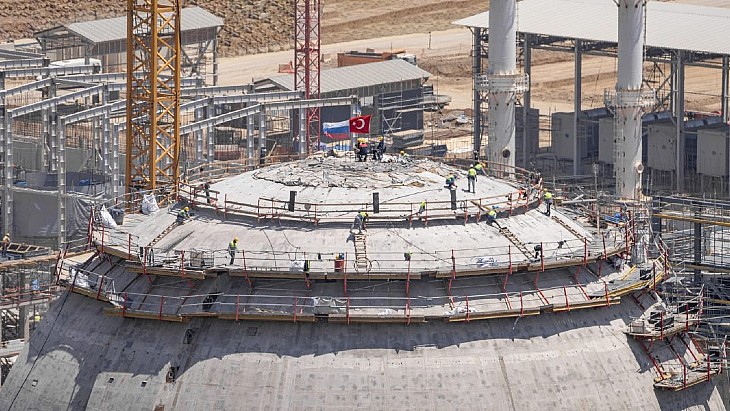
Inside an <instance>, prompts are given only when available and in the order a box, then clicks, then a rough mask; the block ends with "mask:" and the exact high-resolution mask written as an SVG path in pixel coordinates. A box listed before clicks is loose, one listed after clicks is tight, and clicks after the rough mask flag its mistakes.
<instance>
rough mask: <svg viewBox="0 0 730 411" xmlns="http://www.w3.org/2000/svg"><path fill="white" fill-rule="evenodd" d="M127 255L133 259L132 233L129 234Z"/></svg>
mask: <svg viewBox="0 0 730 411" xmlns="http://www.w3.org/2000/svg"><path fill="white" fill-rule="evenodd" d="M127 256H129V259H130V260H131V259H132V234H131V233H130V234H127Z"/></svg>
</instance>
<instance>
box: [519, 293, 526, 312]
mask: <svg viewBox="0 0 730 411" xmlns="http://www.w3.org/2000/svg"><path fill="white" fill-rule="evenodd" d="M524 316H525V305H524V303H523V301H522V291H520V317H524Z"/></svg>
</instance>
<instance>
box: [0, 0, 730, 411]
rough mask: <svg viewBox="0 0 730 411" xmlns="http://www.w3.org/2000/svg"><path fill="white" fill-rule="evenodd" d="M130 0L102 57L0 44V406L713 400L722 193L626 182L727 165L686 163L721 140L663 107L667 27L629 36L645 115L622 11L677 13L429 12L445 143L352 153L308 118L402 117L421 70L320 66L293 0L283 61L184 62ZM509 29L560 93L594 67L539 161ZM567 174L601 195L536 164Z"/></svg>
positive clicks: (406, 125) (175, 41)
mask: <svg viewBox="0 0 730 411" xmlns="http://www.w3.org/2000/svg"><path fill="white" fill-rule="evenodd" d="M150 1H152V2H154V3H155V5H156V6H159V7H155V8H152V9H150V8H149V7H147V4H142V3H143V2H135V1H134V0H132V1H130V3H129V13H128V16H127V20H126V24H127V27H128V33H129V35H128V37H127V38H126V40H127V43H126V44H128V45H131V48H130V49H128V50H127V60H126V67H127V69H126V70H125V72H120V73H114V72H105V71H103V72H99V71H98V66H97V65H95V64H94V63H93V62H92V61H91V60H90V59H91V58H92V57H91V55H90V54H88V55H84V57H88V58H85V60H87V61H84V64H80V65H56V66H51V65H49V64H48V56H47V55H41V54H32V53H28V52H20V51H7V52H6V51H2V52H0V74H1V76H0V79H2V80H3V82H2V83H1V85H2V87H1V88H0V103H1V104H2V107H0V108H1V110H0V115H1V116H2V117H0V126H2V127H0V148H2V151H1V153H2V158H1V160H2V161H1V163H0V168H1V170H2V173H1V175H2V180H1V181H0V182H1V183H2V185H1V187H2V201H1V202H0V204H1V205H2V208H0V212H1V214H2V219H1V221H0V222H1V223H2V230H3V231H5V232H9V233H11V234H12V236H11V237H12V240H10V241H9V242H5V243H4V244H5V246H6V247H7V248H8V249H7V250H6V251H7V252H8V253H9V254H10V255H9V256H8V257H5V256H3V257H2V258H0V275H2V301H3V305H0V320H1V321H0V330H1V331H2V337H3V340H2V348H3V349H5V350H4V351H2V350H0V358H2V360H1V361H0V365H2V367H1V368H2V369H3V374H2V381H1V382H2V388H0V408H2V409H8V410H21V409H23V410H24V409H54V408H57V407H59V404H62V407H63V408H72V409H89V410H106V409H114V410H127V409H129V410H132V409H154V410H156V411H164V410H170V409H173V410H176V409H207V408H219V409H237V408H241V406H242V404H245V405H244V406H245V407H246V408H251V409H267V408H277V409H279V408H283V409H303V408H308V407H313V406H314V407H317V408H323V409H333V408H363V409H384V408H393V407H403V408H417V409H442V408H446V407H451V408H458V409H474V408H488V409H499V410H501V409H505V410H522V409H528V410H529V409H534V410H538V409H539V410H542V409H585V408H594V409H662V410H722V409H727V408H728V407H730V396H729V395H728V393H729V392H730V380H728V372H727V367H728V358H727V318H728V315H730V313H728V312H727V309H726V307H727V306H728V300H730V297H728V295H730V289H728V287H727V274H726V273H727V269H728V267H726V265H727V264H726V262H725V259H724V257H723V256H724V252H723V250H724V249H725V246H724V244H725V243H726V240H725V238H724V228H723V227H725V226H728V225H730V222H728V221H726V220H727V217H726V216H727V214H728V210H729V209H730V205H728V204H725V202H721V201H710V200H702V199H699V198H685V197H680V196H664V197H658V196H655V197H647V195H646V194H647V192H648V191H650V190H647V188H652V187H654V186H652V182H649V183H647V182H646V181H645V180H646V179H647V176H650V178H651V179H656V180H657V181H659V180H661V181H670V183H669V184H678V185H679V184H681V185H685V182H686V181H688V180H687V178H688V177H687V176H688V174H687V173H684V168H691V167H694V170H695V171H694V172H696V173H701V174H703V175H707V176H712V178H708V179H707V182H706V183H700V184H708V185H709V186H708V189H710V188H709V187H720V186H721V185H722V181H723V180H722V178H723V177H722V175H720V176H716V174H721V173H723V172H728V168H727V167H724V166H718V165H717V164H714V163H711V162H709V161H708V162H707V164H702V165H700V164H699V163H698V161H699V160H700V159H701V158H703V157H712V158H715V157H718V158H719V157H723V156H724V154H723V153H727V151H728V148H727V145H725V146H723V147H725V148H724V150H725V151H721V150H720V148H718V147H717V146H720V145H722V141H724V142H725V144H727V141H728V140H727V139H728V134H727V129H726V128H725V124H723V123H724V122H723V121H720V122H719V123H718V122H717V120H715V119H714V118H712V119H710V118H707V119H705V118H693V119H687V121H686V122H685V121H683V120H684V118H683V117H684V110H683V109H682V108H681V106H682V103H681V91H679V90H682V88H681V81H682V80H681V73H682V67H683V64H685V63H688V60H686V58H689V57H693V56H694V55H689V54H688V53H689V52H688V51H687V50H685V48H683V47H685V46H684V45H682V46H681V47H680V45H679V40H681V39H682V38H683V37H682V38H679V37H681V36H677V37H672V38H671V39H669V40H668V41H670V43H656V44H655V45H654V46H648V47H647V49H651V50H654V49H652V48H651V47H664V48H662V50H670V51H668V52H667V53H670V54H671V53H675V52H676V53H675V54H672V55H674V56H676V61H674V63H675V64H674V66H675V69H676V72H675V73H676V75H674V76H673V77H672V78H675V82H678V83H680V84H678V85H677V87H676V88H673V89H672V90H676V91H677V93H674V94H677V95H679V97H674V98H675V100H673V101H674V102H673V103H672V106H671V110H669V112H673V113H674V114H663V113H666V112H667V110H663V111H658V110H654V111H652V109H651V108H652V107H653V105H656V104H655V103H656V101H657V96H658V95H659V94H658V93H657V92H656V91H654V90H647V89H646V87H645V85H644V84H643V81H642V80H643V78H642V69H641V67H642V64H643V62H644V58H645V56H644V53H643V51H642V50H643V48H644V35H643V34H644V25H642V24H637V23H640V22H643V21H644V18H645V16H647V17H646V18H647V22H651V21H656V20H651V19H657V18H658V17H656V16H655V17H651V18H649V17H648V16H651V15H652V13H656V14H658V15H660V16H664V17H666V18H669V17H672V16H673V17H674V18H677V16H676V14H678V13H679V12H678V11H677V10H680V9H672V8H671V7H669V6H674V5H662V6H646V7H645V2H643V1H642V0H619V1H617V2H605V3H606V4H603V3H600V4H599V3H598V2H597V0H570V1H568V0H554V1H553V0H551V1H547V0H525V1H521V2H517V1H515V0H492V1H491V3H490V12H489V13H488V14H480V15H477V16H474V17H472V18H468V19H465V20H463V21H461V22H459V23H458V24H461V25H465V26H468V27H471V29H472V31H473V33H474V45H473V46H474V47H473V57H474V58H473V63H474V64H473V69H474V72H473V75H474V100H475V101H474V108H475V113H478V115H476V116H475V124H474V144H473V146H472V147H470V149H473V153H466V154H472V155H473V157H472V155H469V156H468V158H463V156H462V158H458V156H448V157H445V158H438V159H434V158H433V157H430V156H422V155H405V154H399V153H397V152H395V153H393V152H388V153H386V155H385V156H384V157H383V158H382V159H380V160H370V159H367V161H356V156H355V153H354V152H352V151H349V150H344V151H339V150H330V149H329V147H327V143H328V141H327V139H326V138H325V137H322V136H320V131H321V124H322V123H323V122H329V121H333V122H339V121H343V120H348V119H351V118H352V117H354V116H357V115H360V114H363V115H368V114H370V115H372V116H373V121H372V128H371V133H370V135H371V136H372V137H376V136H378V135H380V134H385V135H387V136H388V138H389V142H390V143H391V144H392V143H393V141H394V140H393V139H397V138H398V137H402V136H403V135H404V133H413V132H415V133H419V132H420V133H421V135H422V134H423V129H424V125H423V122H424V120H423V111H424V83H425V81H426V80H427V79H428V77H429V76H430V74H429V73H428V72H426V71H424V70H422V69H420V68H418V67H416V66H415V65H413V64H410V63H408V62H406V61H403V60H397V59H396V60H389V61H384V62H378V63H370V64H362V65H356V66H350V67H342V68H336V69H330V70H321V71H320V69H319V64H320V62H321V56H320V38H319V34H320V33H319V24H320V21H319V19H320V13H321V11H322V8H321V4H320V2H319V1H318V0H314V1H310V0H297V1H295V4H294V6H295V8H294V20H295V36H294V37H295V43H296V44H295V50H294V56H295V58H294V66H295V67H294V71H295V73H294V74H293V75H284V76H275V77H271V78H267V79H264V80H261V81H258V82H255V83H253V84H240V85H230V86H228V85H227V86H220V85H210V84H209V83H207V80H204V79H203V77H202V76H200V75H198V74H199V73H193V72H192V71H190V70H188V68H187V66H186V63H185V61H186V57H185V56H184V54H185V53H184V48H185V47H184V43H185V41H184V40H183V37H184V36H183V32H184V30H185V27H186V26H184V24H183V23H184V19H185V14H184V12H183V11H182V9H181V5H180V3H179V2H178V1H177V0H150ZM648 4H649V5H651V4H653V2H649V3H648ZM602 7H603V8H602ZM680 7H684V6H680ZM548 9H549V10H550V13H551V14H554V13H556V12H561V13H563V14H564V15H565V16H566V18H567V20H566V23H564V24H557V23H556V22H555V21H550V20H549V19H545V18H544V16H545V15H547V10H548ZM589 9H590V10H592V14H590V19H589V18H588V16H589V11H588V10H589ZM198 10H199V9H198ZM596 10H599V11H601V12H600V13H596ZM667 10H670V11H667ZM671 10H674V11H671ZM681 10H684V11H686V10H685V9H681ZM188 13H189V12H188ZM645 13H646V14H645ZM661 13H665V14H664V15H663V14H661ZM700 15H701V17H707V18H708V19H711V20H712V19H724V18H725V14H723V13H720V12H718V13H717V14H712V15H711V13H709V12H705V13H700ZM692 16H693V17H692V19H694V18H698V19H699V21H704V20H703V19H702V18H700V17H694V16H696V14H692ZM712 16H719V17H712ZM727 16H730V14H727ZM581 19H583V20H581ZM181 20H182V21H183V23H181ZM203 20H205V19H203ZM206 21H207V23H205V24H203V25H201V26H200V27H201V30H203V31H205V32H206V33H207V34H205V36H208V35H213V33H214V32H217V30H219V29H220V26H217V25H216V24H217V22H220V21H219V20H216V18H212V19H210V20H206ZM712 21H715V23H717V21H716V20H712ZM152 22H154V24H153V23H152ZM158 22H159V23H160V24H157V23H158ZM220 23H221V24H222V22H220ZM72 26H73V24H71V25H68V27H72ZM617 26H618V30H616V27H617ZM711 26H712V25H710V27H711ZM187 27H192V26H187ZM203 27H205V28H204V29H202V28H203ZM646 27H647V29H646V30H647V31H646V33H647V44H652V43H651V41H655V40H654V39H655V38H656V37H652V36H655V35H656V34H651V33H652V32H651V30H653V28H655V27H657V23H652V25H647V26H646ZM518 28H519V29H518ZM58 30H59V31H57V32H56V34H58V35H61V32H63V29H60V28H59V29H58ZM551 30H552V31H551ZM171 33H177V34H175V35H171ZM550 33H552V34H550ZM601 33H602V34H601ZM606 33H608V34H606ZM48 34H49V35H50V36H51V37H52V34H51V33H48ZM77 34H78V33H77ZM685 35H686V33H685ZM205 36H203V37H205ZM601 36H603V37H601ZM604 37H610V38H608V39H606V38H604ZM206 38H207V37H206ZM198 39H200V38H198ZM490 39H491V40H492V41H491V43H488V41H489V40H490ZM210 41H211V43H210V47H212V49H211V48H208V49H207V50H215V40H214V39H213V40H210ZM611 41H612V43H611ZM671 41H674V43H671ZM570 42H573V43H570ZM153 44H154V45H156V48H155V47H152V46H150V45H153ZM199 44H202V43H199ZM516 44H517V45H518V46H519V47H521V51H518V48H516V47H515V45H516ZM571 44H572V45H571ZM671 44H674V46H675V47H678V48H676V49H673V48H671V47H669V45H671ZM693 44H694V43H693ZM539 47H549V48H561V47H563V48H566V49H570V48H571V47H573V48H574V50H573V52H574V53H575V56H576V59H577V61H578V64H577V66H576V67H577V69H576V78H577V79H578V80H577V81H576V90H577V92H578V94H580V89H581V87H580V78H581V76H580V56H581V54H582V53H589V52H601V53H603V52H605V53H613V54H615V55H618V56H619V59H618V72H619V73H618V76H617V82H616V87H615V90H610V91H608V92H607V93H606V101H605V102H606V107H605V108H599V109H593V110H583V108H582V107H580V105H579V104H576V106H577V107H576V110H575V112H574V113H556V114H555V115H554V118H555V120H554V121H553V124H554V126H556V127H555V128H553V129H552V131H553V132H554V134H553V139H552V152H551V153H550V154H552V158H553V160H554V162H553V163H552V164H554V165H555V166H554V168H552V169H550V170H549V172H547V171H546V168H545V165H546V164H550V161H543V162H541V159H543V158H545V156H544V154H545V153H542V152H541V147H540V146H539V135H538V131H539V130H538V128H539V124H540V123H539V115H538V113H537V110H535V109H534V108H532V107H530V101H529V99H530V97H529V93H530V76H529V75H530V53H531V52H530V50H531V49H533V48H539ZM711 47H721V46H720V45H719V44H716V43H715V44H714V45H711ZM589 49H591V50H592V51H591V50H589ZM48 50H50V49H48ZM678 50H679V51H678ZM698 53H699V52H698ZM703 53H708V55H711V56H712V58H713V59H714V58H715V57H717V55H715V54H712V53H714V52H711V51H705V52H703ZM487 56H488V63H489V64H488V66H487V64H486V63H487V59H486V58H487ZM663 56H665V55H663ZM699 56H700V54H698V55H697V56H694V57H697V58H699ZM665 57H666V56H665ZM694 57H693V58H694ZM646 58H647V59H651V58H655V56H654V55H652V54H651V53H649V54H647V56H646ZM708 58H709V57H708ZM519 59H522V60H521V62H522V63H521V64H520V60H519ZM721 60H722V62H723V64H724V68H723V72H724V73H725V75H724V78H725V86H727V73H726V72H727V70H726V68H727V58H726V57H724V55H722V56H721ZM197 61H201V60H200V58H198V60H197ZM711 61H712V62H716V61H715V60H711ZM104 64H107V63H104ZM521 67H522V68H524V70H522V69H520V68H521ZM725 88H727V87H725ZM659 97H660V98H661V96H660V95H659ZM726 97H727V96H726V91H723V95H722V98H723V101H724V104H725V107H724V108H723V112H722V113H721V116H720V117H723V116H724V117H726V116H727V101H726V100H727V99H726ZM578 101H580V100H579V99H578ZM649 103H651V105H652V106H650V105H649ZM484 105H488V109H487V110H484V108H485V107H484ZM677 106H679V107H677ZM519 107H523V108H522V109H519ZM677 113H678V115H677ZM676 118H679V119H680V121H679V123H680V124H681V125H679V126H678V128H675V130H674V132H675V133H677V130H680V131H681V133H679V134H674V135H677V136H679V137H680V138H679V139H678V140H672V139H671V138H666V136H667V135H668V134H671V132H672V131H671V130H669V128H671V126H672V125H674V124H676V121H674V122H673V119H676ZM485 125H486V126H485ZM558 125H559V127H557V126H558ZM485 132H486V135H485V134H484V133H485ZM692 133H694V134H692ZM353 138H354V135H353V134H352V133H350V136H349V139H348V141H349V142H352V141H353ZM421 138H422V137H421ZM483 140H486V141H483ZM691 141H694V143H692V142H691ZM672 142H679V143H680V144H679V145H677V144H675V145H672ZM485 143H486V144H485ZM716 145H717V146H716ZM606 147H610V151H611V155H610V156H608V157H607V154H606V150H607V148H606ZM323 148H327V149H326V150H325V149H323ZM672 150H674V151H672ZM692 150H694V151H692ZM684 152H686V154H687V155H686V156H685V153H684ZM690 152H691V153H693V154H694V160H693V161H694V162H690V161H689V159H690V156H689V154H690ZM417 154H418V153H417ZM671 154H674V156H675V157H669V155H671ZM667 158H669V159H670V160H672V159H677V162H675V163H674V164H675V165H676V164H678V163H680V162H681V164H682V167H684V168H683V169H682V171H680V170H679V169H678V167H675V168H674V169H673V170H672V168H671V167H672V161H667ZM680 160H681V161H680ZM725 161H727V159H726V157H725ZM475 162H479V163H480V164H481V166H482V168H481V170H482V171H481V172H480V173H479V174H477V173H476V168H474V169H472V167H474V166H475ZM589 164H599V165H602V166H603V167H604V171H602V172H603V173H605V174H604V176H603V177H604V179H606V180H609V181H610V184H604V185H602V186H601V187H602V192H599V189H598V184H597V182H596V187H595V190H594V191H593V192H592V193H591V192H590V191H589V190H585V189H583V187H567V186H563V185H561V184H559V183H556V182H555V181H556V178H557V176H558V175H559V174H560V172H561V170H566V167H567V170H568V174H574V175H578V174H580V173H585V171H583V167H585V166H587V165H589ZM723 164H725V163H723ZM521 165H524V166H521ZM609 167H610V169H609ZM645 167H646V169H645ZM539 168H543V169H542V170H540V169H539ZM570 169H572V172H571V171H570ZM599 169H600V167H599ZM646 170H648V171H649V172H647V171H646ZM541 172H542V173H541ZM609 173H610V176H611V177H609ZM672 173H674V174H672ZM475 174H476V175H475ZM652 181H653V180H652ZM657 184H658V183H657ZM606 187H609V189H606ZM34 213H35V214H42V216H41V217H38V218H36V215H35V214H34ZM30 242H32V243H37V244H40V245H39V246H31V245H28V244H23V243H30ZM0 245H2V244H0ZM43 245H47V246H48V247H43ZM34 247H35V248H34ZM31 330H32V331H31ZM10 365H12V369H11V370H10V371H9V373H8V372H7V370H8V369H9V368H10Z"/></svg>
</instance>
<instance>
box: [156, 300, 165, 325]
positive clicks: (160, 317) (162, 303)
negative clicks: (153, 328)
mask: <svg viewBox="0 0 730 411" xmlns="http://www.w3.org/2000/svg"><path fill="white" fill-rule="evenodd" d="M164 304H165V296H164V295H161V296H160V314H159V315H158V316H157V319H158V320H160V321H162V307H163V306H164Z"/></svg>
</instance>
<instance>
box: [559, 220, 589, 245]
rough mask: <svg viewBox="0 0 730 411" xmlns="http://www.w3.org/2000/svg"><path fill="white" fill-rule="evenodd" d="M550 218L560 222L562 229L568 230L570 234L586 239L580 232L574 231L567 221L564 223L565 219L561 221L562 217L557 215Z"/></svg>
mask: <svg viewBox="0 0 730 411" xmlns="http://www.w3.org/2000/svg"><path fill="white" fill-rule="evenodd" d="M552 218H553V220H554V221H555V222H556V223H558V224H560V225H561V226H562V227H563V228H564V229H566V230H568V232H570V234H573V235H574V236H576V237H577V238H579V239H581V240H585V239H586V237H585V236H584V235H583V234H581V233H579V232H578V231H576V230H575V229H574V228H573V227H571V226H570V225H569V224H568V223H566V222H565V221H563V219H561V218H558V217H557V216H552Z"/></svg>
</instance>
